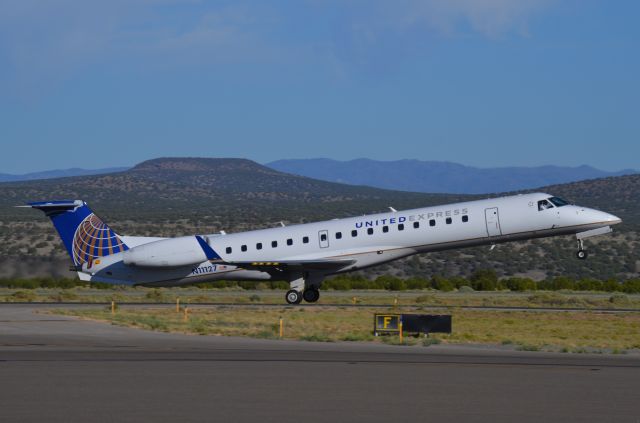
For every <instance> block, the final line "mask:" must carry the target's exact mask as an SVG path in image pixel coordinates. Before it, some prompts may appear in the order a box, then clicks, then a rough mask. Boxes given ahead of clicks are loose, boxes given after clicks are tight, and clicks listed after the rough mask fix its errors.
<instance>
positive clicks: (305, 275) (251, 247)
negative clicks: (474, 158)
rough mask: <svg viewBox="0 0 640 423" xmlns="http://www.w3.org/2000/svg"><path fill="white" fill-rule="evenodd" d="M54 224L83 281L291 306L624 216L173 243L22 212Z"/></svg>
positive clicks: (507, 207)
mask: <svg viewBox="0 0 640 423" xmlns="http://www.w3.org/2000/svg"><path fill="white" fill-rule="evenodd" d="M18 207H30V208H34V209H38V210H41V211H43V212H44V213H45V214H46V215H47V216H48V217H49V218H50V219H51V221H52V222H53V225H54V226H55V228H56V229H57V231H58V233H59V235H60V237H61V238H62V241H63V243H64V245H65V247H66V249H67V251H68V253H69V255H70V256H71V259H72V260H73V266H72V268H71V270H73V271H76V272H77V273H78V277H79V278H80V280H83V281H90V282H106V283H112V284H126V285H144V286H151V287H164V286H181V285H187V284H194V283H200V282H209V281H215V280H221V279H224V280H234V281H247V280H249V281H275V280H280V281H286V282H288V283H289V286H290V290H289V291H288V292H287V293H286V295H285V299H286V301H287V303H289V304H300V303H301V302H302V300H304V301H306V302H309V303H313V302H316V301H318V299H319V298H320V291H319V289H320V286H321V284H322V281H323V280H324V279H325V278H326V277H328V276H330V275H336V274H340V273H345V272H352V271H355V270H360V269H364V268H367V267H371V266H376V265H379V264H382V263H387V262H390V261H393V260H397V259H400V258H403V257H407V256H411V255H413V254H420V253H428V252H432V251H443V250H449V249H456V248H464V247H473V246H480V245H490V246H491V248H492V249H493V247H495V245H496V244H499V243H504V242H510V241H520V240H527V239H533V238H543V237H552V236H559V235H576V239H577V242H578V251H577V253H576V255H577V258H578V259H581V260H584V259H586V258H587V251H586V250H585V248H584V240H585V239H587V238H590V237H594V236H599V235H604V234H608V233H610V232H612V229H611V226H612V225H616V224H618V223H620V222H621V219H620V218H618V217H616V216H614V215H612V214H609V213H605V212H601V211H598V210H594V209H589V208H586V207H580V206H577V205H572V204H570V203H569V202H567V201H566V200H563V199H562V198H560V197H554V196H552V195H549V194H545V193H533V194H520V195H513V196H507V197H499V198H491V199H485V200H477V201H468V202H463V203H456V204H446V205H442V206H434V207H425V208H418V209H412V210H404V211H397V210H395V209H394V208H392V207H389V209H390V211H389V212H386V213H377V214H372V215H364V216H359V217H351V218H344V219H334V220H328V221H323V222H316V223H306V224H298V225H290V226H285V225H284V224H282V225H281V227H275V228H269V229H260V230H253V231H248V232H240V233H229V234H227V233H225V232H224V231H221V232H220V233H218V234H209V235H192V236H182V237H176V238H160V237H137V236H124V235H118V234H117V233H115V232H114V231H113V230H112V229H111V228H109V226H108V225H107V224H106V223H104V221H103V220H102V219H100V218H99V217H98V216H96V215H95V214H94V213H93V212H92V211H91V209H90V208H89V206H87V204H86V203H85V202H84V201H82V200H63V201H41V202H32V203H27V204H26V205H24V206H18Z"/></svg>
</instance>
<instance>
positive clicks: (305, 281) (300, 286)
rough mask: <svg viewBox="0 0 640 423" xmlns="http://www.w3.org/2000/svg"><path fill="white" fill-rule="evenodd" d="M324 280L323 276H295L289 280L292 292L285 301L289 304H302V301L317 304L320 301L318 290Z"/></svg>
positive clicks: (288, 293)
mask: <svg viewBox="0 0 640 423" xmlns="http://www.w3.org/2000/svg"><path fill="white" fill-rule="evenodd" d="M323 278H324V276H323V275H321V274H313V273H311V274H309V273H303V274H298V275H295V276H294V278H292V279H291V280H289V286H290V288H291V289H290V290H289V291H287V294H286V295H285V297H284V298H285V300H287V303H289V304H300V303H301V302H302V300H305V301H306V302H308V303H315V302H316V301H318V299H320V291H319V290H318V288H319V287H320V284H322V279H323Z"/></svg>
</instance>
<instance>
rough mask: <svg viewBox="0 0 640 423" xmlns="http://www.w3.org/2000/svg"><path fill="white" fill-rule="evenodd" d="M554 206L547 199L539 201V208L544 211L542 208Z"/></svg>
mask: <svg viewBox="0 0 640 423" xmlns="http://www.w3.org/2000/svg"><path fill="white" fill-rule="evenodd" d="M551 208H553V205H552V204H551V203H550V202H549V201H547V200H540V201H538V210H539V211H542V210H546V209H551Z"/></svg>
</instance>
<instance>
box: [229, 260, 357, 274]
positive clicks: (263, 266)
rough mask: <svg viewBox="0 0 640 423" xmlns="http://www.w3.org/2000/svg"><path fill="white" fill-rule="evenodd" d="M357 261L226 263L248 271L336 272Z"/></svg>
mask: <svg viewBox="0 0 640 423" xmlns="http://www.w3.org/2000/svg"><path fill="white" fill-rule="evenodd" d="M355 262H356V261H355V260H349V259H347V260H345V259H321V260H284V261H234V262H225V263H226V264H230V265H233V266H238V267H241V268H243V269H247V270H261V271H263V272H272V271H286V270H297V271H319V270H324V271H335V270H339V269H342V268H344V267H347V266H350V265H352V264H353V263H355Z"/></svg>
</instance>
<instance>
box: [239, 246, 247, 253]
mask: <svg viewBox="0 0 640 423" xmlns="http://www.w3.org/2000/svg"><path fill="white" fill-rule="evenodd" d="M240 250H241V251H242V252H243V253H244V252H245V251H247V246H246V245H241V246H240Z"/></svg>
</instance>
